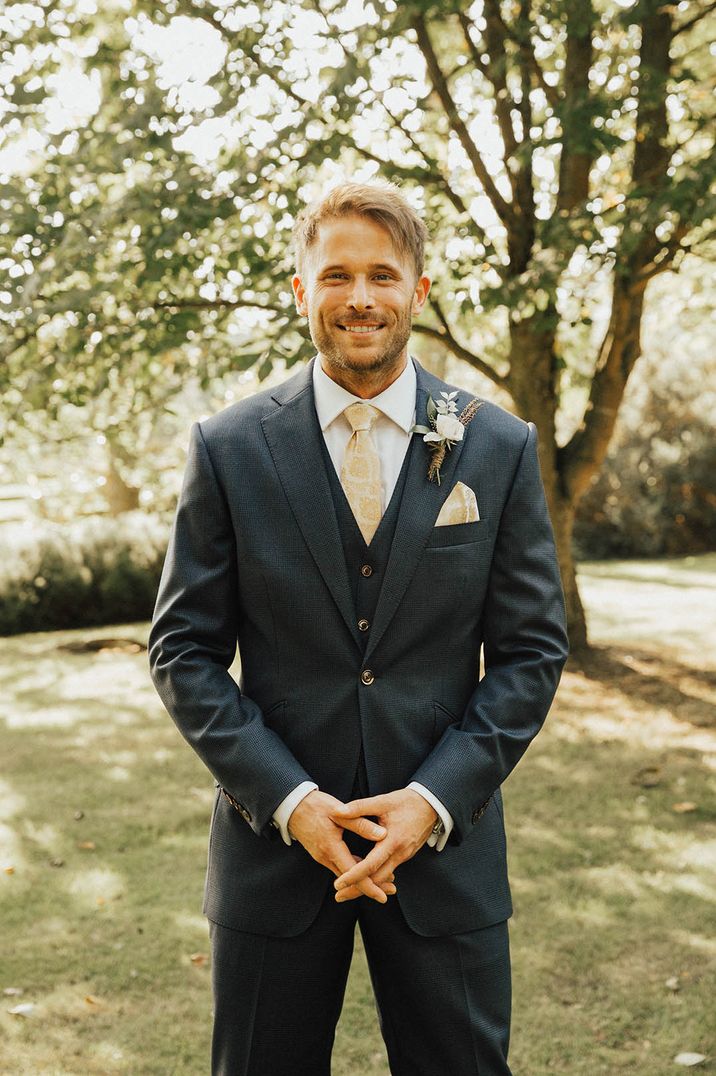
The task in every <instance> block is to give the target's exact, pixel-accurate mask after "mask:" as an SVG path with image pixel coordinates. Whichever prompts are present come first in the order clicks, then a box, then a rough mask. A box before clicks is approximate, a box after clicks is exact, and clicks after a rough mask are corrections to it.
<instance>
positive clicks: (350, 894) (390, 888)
mask: <svg viewBox="0 0 716 1076" xmlns="http://www.w3.org/2000/svg"><path fill="white" fill-rule="evenodd" d="M381 889H382V890H383V892H384V893H385V895H386V897H394V896H395V894H396V893H397V892H398V890H397V889H396V887H395V886H394V885H393V884H392V883H391V882H384V883H383V885H382V886H381ZM364 895H365V894H363V893H362V892H361V890H360V889H359V888H358V886H357V885H349V886H348V887H347V888H346V889H339V891H338V892H337V893H336V901H337V902H338V904H343V903H344V902H345V901H347V900H356V899H357V898H358V897H362V896H364Z"/></svg>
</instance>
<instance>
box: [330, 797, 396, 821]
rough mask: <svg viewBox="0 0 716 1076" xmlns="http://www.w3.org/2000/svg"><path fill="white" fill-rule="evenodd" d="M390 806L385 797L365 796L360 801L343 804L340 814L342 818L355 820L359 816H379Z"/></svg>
mask: <svg viewBox="0 0 716 1076" xmlns="http://www.w3.org/2000/svg"><path fill="white" fill-rule="evenodd" d="M388 806H390V800H389V799H388V797H387V796H366V798H365V799H362V800H351V801H350V803H344V804H343V807H342V809H341V811H340V812H337V813H339V814H340V817H342V818H357V817H358V816H359V815H380V814H382V813H383V811H384V810H385V809H386V808H387V807H388Z"/></svg>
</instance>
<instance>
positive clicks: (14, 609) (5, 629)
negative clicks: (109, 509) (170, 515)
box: [0, 512, 167, 635]
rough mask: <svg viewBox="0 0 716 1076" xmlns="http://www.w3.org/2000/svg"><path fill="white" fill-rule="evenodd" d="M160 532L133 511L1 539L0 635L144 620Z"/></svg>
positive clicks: (158, 563)
mask: <svg viewBox="0 0 716 1076" xmlns="http://www.w3.org/2000/svg"><path fill="white" fill-rule="evenodd" d="M166 538H167V528H166V525H165V524H163V523H162V521H161V520H160V519H159V518H152V517H148V516H146V515H143V514H141V513H139V512H137V513H127V514H125V515H124V516H122V517H121V519H120V520H108V519H103V518H101V517H97V518H90V519H87V520H83V521H82V522H81V523H76V524H73V525H71V526H66V527H62V526H56V525H54V526H53V525H50V524H46V525H44V526H39V527H37V528H36V529H35V531H34V532H33V533H32V534H31V535H30V536H27V535H26V534H25V533H24V532H23V533H21V534H18V535H16V536H15V538H14V540H13V539H9V538H7V537H5V538H4V543H3V544H4V548H3V549H2V568H1V569H0V634H3V635H15V634H17V633H19V632H27V631H48V630H53V629H56V628H63V627H69V626H72V627H75V626H81V625H91V624H112V623H117V622H118V621H131V620H144V619H146V618H148V617H149V616H151V613H152V609H153V606H154V598H155V595H156V591H157V587H158V584H159V576H160V574H161V569H162V563H163V560H164V553H165V550H166Z"/></svg>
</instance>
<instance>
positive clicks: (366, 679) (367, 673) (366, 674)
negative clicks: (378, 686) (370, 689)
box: [360, 669, 375, 684]
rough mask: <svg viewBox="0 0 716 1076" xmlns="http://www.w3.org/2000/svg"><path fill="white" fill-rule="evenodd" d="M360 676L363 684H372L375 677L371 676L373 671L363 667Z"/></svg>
mask: <svg viewBox="0 0 716 1076" xmlns="http://www.w3.org/2000/svg"><path fill="white" fill-rule="evenodd" d="M360 678H361V681H362V682H363V683H364V684H372V683H373V681H374V680H375V677H374V676H373V673H372V672H371V670H370V669H364V670H363V672H362V673H361V674H360Z"/></svg>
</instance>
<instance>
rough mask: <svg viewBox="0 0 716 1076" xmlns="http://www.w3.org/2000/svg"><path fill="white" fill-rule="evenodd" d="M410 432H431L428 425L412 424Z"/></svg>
mask: <svg viewBox="0 0 716 1076" xmlns="http://www.w3.org/2000/svg"><path fill="white" fill-rule="evenodd" d="M410 432H411V433H432V432H433V431H432V430H431V429H430V427H429V426H413V428H412V430H411V431H410Z"/></svg>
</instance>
